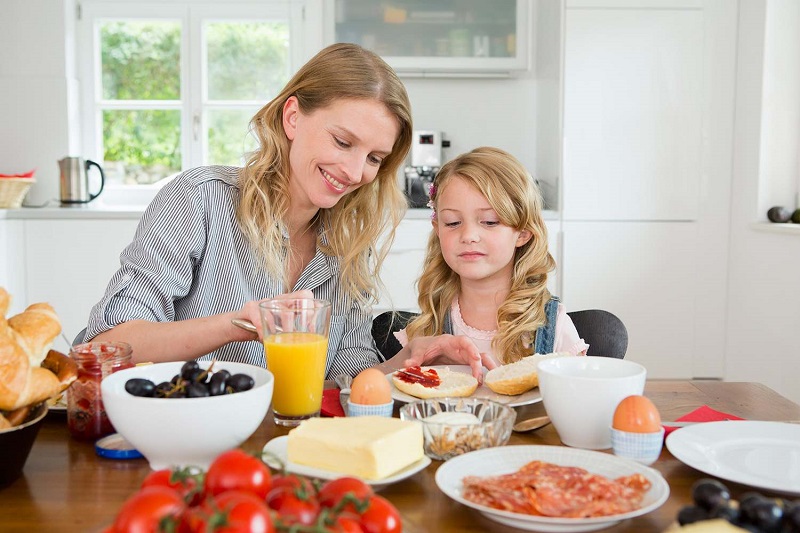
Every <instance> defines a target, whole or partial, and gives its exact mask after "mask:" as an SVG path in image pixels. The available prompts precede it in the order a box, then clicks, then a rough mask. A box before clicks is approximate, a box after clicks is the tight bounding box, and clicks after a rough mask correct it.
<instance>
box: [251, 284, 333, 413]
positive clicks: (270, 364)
mask: <svg viewBox="0 0 800 533" xmlns="http://www.w3.org/2000/svg"><path fill="white" fill-rule="evenodd" d="M259 308H260V311H261V323H262V325H263V327H264V355H265V357H266V360H267V369H268V370H269V371H270V372H272V375H273V376H275V388H274V391H273V393H272V412H273V415H274V417H275V423H276V424H279V425H282V426H290V427H293V426H297V425H299V424H300V422H302V421H303V420H305V419H307V418H311V417H313V416H318V415H319V410H320V407H321V406H322V388H323V382H324V381H325V361H326V359H327V353H328V331H329V328H330V323H331V304H330V302H328V301H326V300H317V299H313V298H286V299H282V298H275V299H271V300H265V301H263V302H261V303H260V304H259Z"/></svg>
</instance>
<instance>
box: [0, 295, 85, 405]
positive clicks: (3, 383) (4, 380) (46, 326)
mask: <svg viewBox="0 0 800 533" xmlns="http://www.w3.org/2000/svg"><path fill="white" fill-rule="evenodd" d="M10 301H11V297H10V296H9V294H8V292H7V291H6V290H5V289H4V288H2V287H0V410H4V411H13V410H16V409H19V408H21V407H25V406H30V405H34V404H37V403H39V402H41V401H44V400H46V399H47V398H50V397H52V396H55V395H57V394H59V393H60V392H61V391H63V390H64V389H66V388H67V387H68V386H69V385H70V384H71V383H72V382H73V381H75V379H76V378H77V375H78V371H77V365H76V364H75V362H74V361H72V359H70V358H69V357H67V356H65V355H64V354H60V353H59V352H56V351H54V350H50V346H51V345H52V343H53V340H54V339H55V338H56V336H57V335H58V334H59V333H61V322H60V321H59V319H58V315H56V312H55V310H54V309H53V307H52V306H51V305H50V304H47V303H37V304H33V305H30V306H29V307H28V308H27V309H26V310H25V311H23V312H22V313H20V314H18V315H15V316H13V317H11V318H9V319H6V318H5V316H6V313H7V312H8V307H9V303H10Z"/></svg>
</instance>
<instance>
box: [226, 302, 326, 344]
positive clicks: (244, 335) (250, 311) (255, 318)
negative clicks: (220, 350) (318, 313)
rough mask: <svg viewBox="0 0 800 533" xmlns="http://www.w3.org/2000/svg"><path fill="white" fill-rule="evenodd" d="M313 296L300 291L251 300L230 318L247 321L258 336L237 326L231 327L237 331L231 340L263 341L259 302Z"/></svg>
mask: <svg viewBox="0 0 800 533" xmlns="http://www.w3.org/2000/svg"><path fill="white" fill-rule="evenodd" d="M313 297H314V294H313V293H312V292H311V291H309V290H302V291H295V292H289V293H286V294H281V295H278V296H276V297H275V298H264V299H263V300H252V301H249V302H247V303H246V304H244V306H243V307H242V308H241V309H240V310H239V311H238V312H236V313H235V315H234V316H233V317H231V318H239V319H242V320H249V321H250V322H251V323H252V324H253V325H254V326H255V327H256V329H257V330H258V334H255V333H251V332H249V331H245V330H243V329H241V328H239V327H237V326H233V327H234V329H236V330H237V331H236V332H235V336H236V338H234V339H232V340H234V341H256V340H263V339H264V331H263V327H262V325H261V311H260V310H259V308H258V304H260V303H261V302H265V301H267V300H273V299H274V300H288V299H292V298H313Z"/></svg>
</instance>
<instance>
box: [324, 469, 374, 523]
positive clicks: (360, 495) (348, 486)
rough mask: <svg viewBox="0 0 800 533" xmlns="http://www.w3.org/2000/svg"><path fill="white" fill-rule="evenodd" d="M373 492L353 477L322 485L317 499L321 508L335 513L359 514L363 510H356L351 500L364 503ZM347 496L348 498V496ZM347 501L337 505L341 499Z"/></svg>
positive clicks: (341, 478)
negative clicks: (335, 511) (327, 508)
mask: <svg viewBox="0 0 800 533" xmlns="http://www.w3.org/2000/svg"><path fill="white" fill-rule="evenodd" d="M374 493H375V492H374V491H373V490H372V487H370V486H369V485H367V484H366V483H364V482H363V481H361V480H360V479H358V478H354V477H340V478H336V479H332V480H330V481H328V482H326V483H325V484H324V485H322V488H320V489H319V494H317V498H318V499H319V504H320V505H321V506H322V507H329V508H331V509H335V510H337V511H349V512H351V513H356V514H358V513H361V512H362V511H363V510H364V509H357V508H356V505H355V504H354V502H353V501H352V500H353V499H355V500H358V501H363V502H366V500H368V499H369V497H370V496H372V495H373V494H374ZM348 495H349V496H348ZM345 498H347V500H348V501H346V502H344V503H343V504H342V505H341V506H340V505H339V504H340V502H342V500H343V499H345Z"/></svg>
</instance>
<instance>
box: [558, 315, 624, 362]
mask: <svg viewBox="0 0 800 533" xmlns="http://www.w3.org/2000/svg"><path fill="white" fill-rule="evenodd" d="M567 315H569V317H570V318H571V319H572V323H573V324H575V329H577V330H578V335H580V336H581V338H583V340H584V341H586V344H588V345H589V349H588V350H587V352H586V355H597V356H602V357H614V358H616V359H623V358H624V357H625V352H627V351H628V329H627V328H626V327H625V324H623V323H622V320H620V319H619V318H617V316H616V315H614V314H613V313H609V312H608V311H603V310H602V309H586V310H584V311H571V312H569V313H567Z"/></svg>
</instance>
